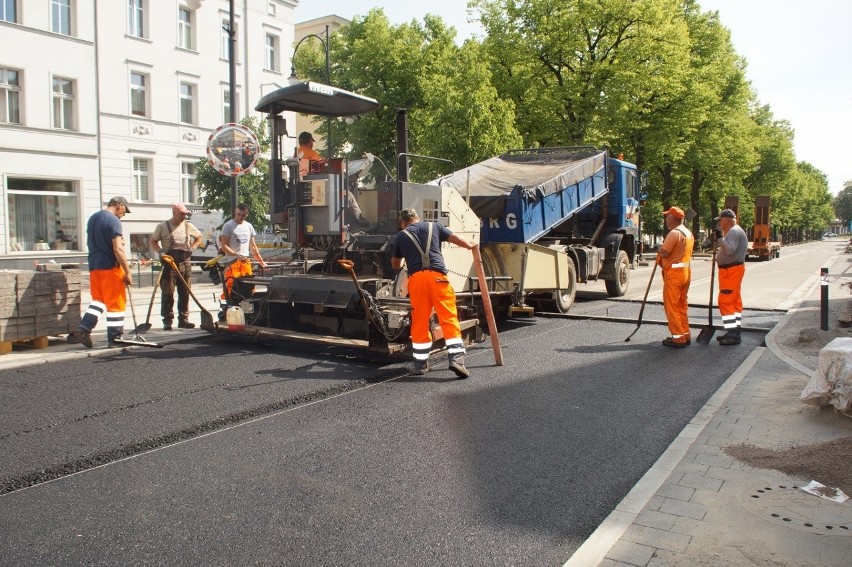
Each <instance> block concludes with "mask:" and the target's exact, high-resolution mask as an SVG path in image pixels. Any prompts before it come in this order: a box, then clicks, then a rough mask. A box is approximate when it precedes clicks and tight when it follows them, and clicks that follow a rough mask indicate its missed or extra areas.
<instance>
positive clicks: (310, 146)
mask: <svg viewBox="0 0 852 567" xmlns="http://www.w3.org/2000/svg"><path fill="white" fill-rule="evenodd" d="M314 141H315V140H314V137H313V135H312V134H311V133H310V132H302V133H301V134H299V147H298V148H296V157H297V158H299V159H307V160H310V161H320V162H322V161H325V160H323V159H322V156H321V155H319V153H317V151H316V150H315V149H314Z"/></svg>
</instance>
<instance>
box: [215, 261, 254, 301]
mask: <svg viewBox="0 0 852 567" xmlns="http://www.w3.org/2000/svg"><path fill="white" fill-rule="evenodd" d="M253 273H254V271H252V269H251V262H250V261H249V260H248V259H246V258H237V259H236V260H234V261H233V262H231V263H230V265H228V267H227V268H225V272H224V278H225V291H224V292H223V293H222V299H225V300H227V299H228V298H229V297H231V288H232V287H234V279H236V278H239V277H242V276H250V275H252V274H253Z"/></svg>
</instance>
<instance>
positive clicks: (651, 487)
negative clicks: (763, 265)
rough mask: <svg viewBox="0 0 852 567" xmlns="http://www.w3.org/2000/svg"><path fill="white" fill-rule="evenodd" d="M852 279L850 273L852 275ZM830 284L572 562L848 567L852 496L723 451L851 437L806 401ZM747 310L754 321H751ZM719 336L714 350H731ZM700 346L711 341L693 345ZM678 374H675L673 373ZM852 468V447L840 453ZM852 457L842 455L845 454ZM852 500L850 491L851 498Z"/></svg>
mask: <svg viewBox="0 0 852 567" xmlns="http://www.w3.org/2000/svg"><path fill="white" fill-rule="evenodd" d="M849 265H850V264H849V258H848V257H847V256H844V255H840V256H837V257H835V258H834V259H833V263H832V265H831V266H830V268H829V273H830V274H841V276H840V277H835V278H833V279H830V280H829V282H828V284H829V298H830V300H829V303H830V307H829V319H828V320H829V324H830V327H832V328H835V327H837V321H838V319H839V318H845V316H847V315H848V313H849V310H850V303H852V299H850V289H849V287H848V285H844V284H848V282H849V281H850V280H849V279H848V278H847V276H846V274H845V270H847V269H848V268H849ZM849 277H852V275H850V276H849ZM820 288H821V281H820V279H819V276H817V275H815V276H813V277H812V279H811V280H809V281H808V282H806V283H805V284H804V285H803V286H802V287H801V288H800V289H799V290H795V291H794V292H793V294H791V297H801V299H800V300H799V301H798V303H797V304H796V305H795V307H793V308H792V309H790V310H789V311H788V312H787V314H786V315H785V316H784V317H783V318H782V320H781V321H780V322H779V323H778V325H776V326H775V328H774V329H773V330H772V331H771V332H770V333H768V334H767V336H766V341H765V343H766V347H759V348H757V349H755V351H754V352H753V353H752V354H751V355H750V356H749V357H748V358H747V359H746V360H745V361H744V362H743V364H742V365H741V366H740V367H739V368H738V369H737V370H736V371H735V372H734V373H733V375H731V377H730V378H729V379H728V380H727V381H726V383H725V384H724V385H723V386H722V387H721V388H720V389H719V390H718V391H717V392H716V394H715V395H714V396H713V397H712V398H711V399H710V400H709V401H708V402H707V404H706V405H705V406H704V408H703V409H702V410H701V411H700V412H699V413H698V414H697V415H696V416H695V418H694V419H693V420H692V421H691V422H690V423H689V425H687V426H686V427H685V428H684V430H683V431H682V432H681V434H680V435H679V436H678V438H677V439H675V440H674V441H673V442H672V444H671V445H670V446H669V448H668V450H667V451H666V452H665V453H664V454H663V455H662V456H661V457H660V458H659V459H658V460H657V462H656V463H655V464H654V466H653V467H652V468H651V469H650V470H649V471H648V472H647V473H646V474H645V476H644V477H643V478H642V479H641V480H640V481H639V483H637V485H636V486H635V487H634V488H633V490H631V491H630V493H628V495H627V496H626V497H625V498H624V499H623V500H622V501H621V502H620V503H619V504H618V506H617V507H616V509H615V510H614V511H613V512H612V513H611V514H610V515H609V517H607V519H606V520H605V521H604V522H603V523H602V524H601V525H600V526H599V527H598V529H597V530H596V531H595V532H594V533H593V534H592V536H591V537H589V539H588V540H587V541H586V542H585V543H584V544H583V545H582V546H581V547H580V549H578V550H577V552H576V553H575V554H574V555H573V556H572V557H571V558H570V559H569V560H568V562H567V563H566V564H565V567H587V566H590V565H601V566H606V567H614V566H627V565H632V566H655V567H656V566H671V565H683V566H690V567H692V566H696V565H726V566H728V565H761V566H764V565H765V566H770V565H771V566H773V567H777V566H788V565H789V566H791V567H792V566H797V567H799V566H806V565H813V566H817V565H819V566H823V567H824V566H835V565H836V566H841V565H842V566H847V565H849V564H850V558H851V557H852V499H850V500H847V501H846V502H845V503H844V504H837V503H835V502H832V501H829V500H826V499H823V498H819V497H816V496H812V495H810V494H808V493H805V492H804V491H802V490H799V489H798V487H799V486H803V485H804V484H807V482H809V481H810V480H819V479H811V478H793V477H790V476H788V475H786V474H784V473H781V472H778V471H776V470H771V469H758V468H752V467H750V466H748V465H746V464H743V463H742V462H740V461H737V460H736V459H734V458H732V457H730V456H729V455H728V454H727V453H726V452H725V451H724V448H725V447H728V446H735V445H738V444H743V443H744V444H748V445H754V446H757V447H762V448H768V449H786V448H790V447H794V446H803V445H809V444H813V443H819V442H824V441H830V440H833V439H838V438H841V437H846V436H849V435H852V419H850V418H849V417H846V416H843V415H840V414H836V413H834V411H833V408H826V409H822V410H821V409H819V408H816V407H814V406H809V405H805V404H803V403H802V402H801V401H800V400H799V396H800V394H801V391H802V389H803V388H804V387H805V385H807V383H808V381H809V380H810V377H811V375H812V374H813V372H814V370H815V358H814V357H813V356H812V355H811V354H810V353H809V352H808V351H809V350H813V349H812V347H811V348H802V347H800V346H799V345H801V341H800V340H799V338H800V333H801V332H802V330H810V331H812V332H809V333H806V334H805V335H802V336H803V337H811V338H815V339H816V340H820V339H821V340H823V341H827V340H829V338H830V335H827V336H820V333H819V332H813V330H814V329H819V327H820V298H821V293H822V292H821V289H820ZM747 315H748V313H747V306H746V313H745V318H744V324H746V325H747V324H748V322H747V320H746V319H747ZM711 342H712V343H713V344H711V345H709V348H717V349H719V354H720V356H722V355H723V354H724V350H723V349H727V348H738V347H730V346H728V347H723V346H720V345H718V344H715V343H716V341H711ZM690 348H708V347H705V346H703V345H693V346H692V347H690ZM673 379H676V375H673ZM841 459H845V462H846V464H847V466H848V464H849V463H850V459H849V455H845V456H842V455H841V456H839V458H838V460H841ZM841 462H842V461H841ZM849 496H850V497H852V494H849Z"/></svg>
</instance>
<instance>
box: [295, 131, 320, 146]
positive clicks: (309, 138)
mask: <svg viewBox="0 0 852 567" xmlns="http://www.w3.org/2000/svg"><path fill="white" fill-rule="evenodd" d="M307 142H316V140H314V136H313V134H311V133H310V132H302V133H301V134H299V143H300V144H305V143H307Z"/></svg>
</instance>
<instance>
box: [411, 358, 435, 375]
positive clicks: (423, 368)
mask: <svg viewBox="0 0 852 567" xmlns="http://www.w3.org/2000/svg"><path fill="white" fill-rule="evenodd" d="M431 368H432V367H431V366H429V359H426V360H415V361H414V365H413V366H412V370H411V373H412V374H416V375H418V376H422V375H424V374H426V373H427V372H429V370H431Z"/></svg>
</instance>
